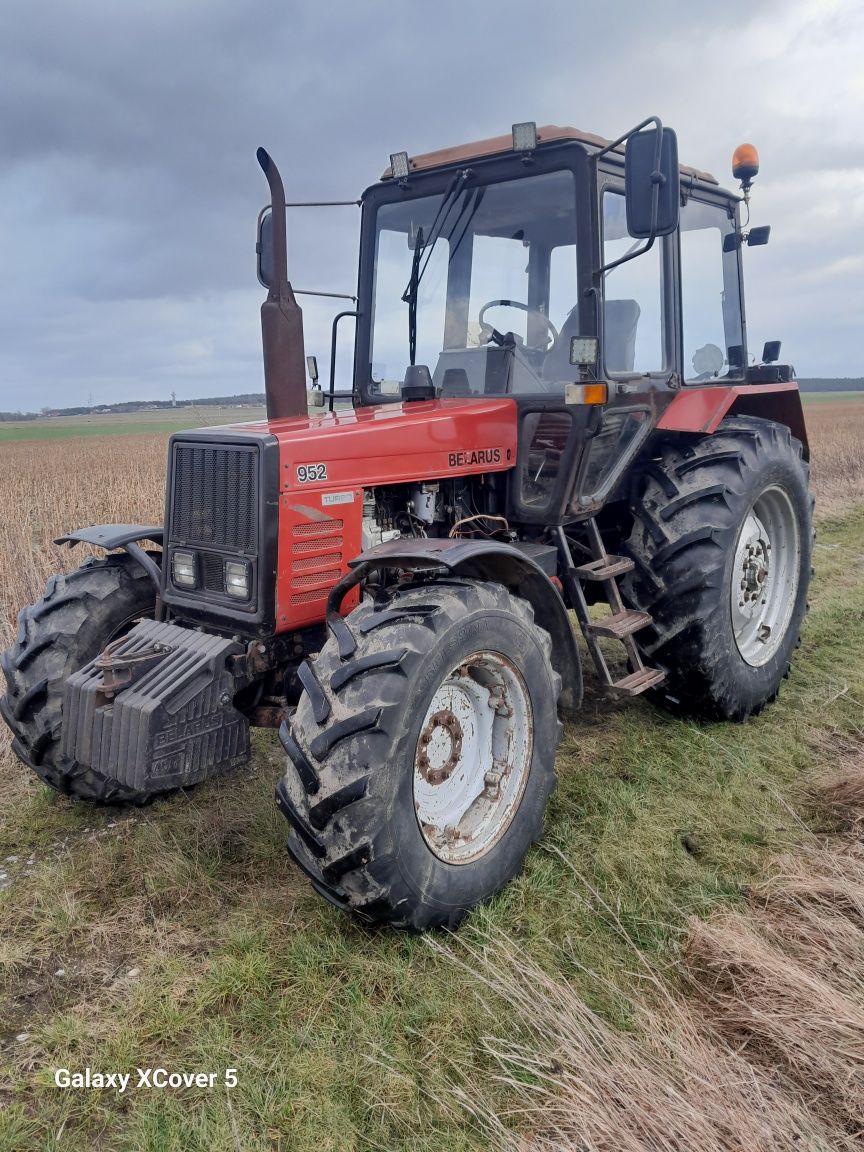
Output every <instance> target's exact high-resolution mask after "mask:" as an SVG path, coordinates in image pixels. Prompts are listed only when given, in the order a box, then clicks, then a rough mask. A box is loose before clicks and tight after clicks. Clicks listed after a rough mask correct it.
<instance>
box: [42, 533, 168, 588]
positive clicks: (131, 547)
mask: <svg viewBox="0 0 864 1152" xmlns="http://www.w3.org/2000/svg"><path fill="white" fill-rule="evenodd" d="M163 534H164V533H163V530H162V528H156V527H153V526H151V527H148V526H147V525H146V524H92V525H91V526H90V527H89V528H79V529H77V531H75V532H69V533H67V535H65V536H58V537H57V538H56V539H55V541H54V543H55V544H68V545H69V547H70V548H74V547H75V545H76V544H94V545H95V546H96V547H97V548H104V549H105V551H106V552H110V551H112V550H113V549H115V548H125V550H126V551H127V552H128V553H129V555H130V556H131V557H132V559H133V560H135V561H136V563H138V564H140V565H141V567H142V568H143V569H144V571H145V572H146V573H147V575H148V576H149V577H150V579H151V580H152V581H153V583H154V584H155V585H156V591H157V592H158V591H159V587H160V572H159V565H158V564H157V563H156V561H155V560H154V559H153V557H152V556H151V555H149V554H148V553H147V552H145V551H144V549H143V548H142V547H141V545H140V544H139V543H138V541H140V540H152V541H153V542H154V543H155V544H161V543H162V537H163Z"/></svg>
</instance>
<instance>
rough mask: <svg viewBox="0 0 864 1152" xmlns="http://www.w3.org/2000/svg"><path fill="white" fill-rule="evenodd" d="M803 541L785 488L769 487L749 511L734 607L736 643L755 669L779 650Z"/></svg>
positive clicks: (733, 591) (789, 614) (736, 564)
mask: <svg viewBox="0 0 864 1152" xmlns="http://www.w3.org/2000/svg"><path fill="white" fill-rule="evenodd" d="M800 557H801V539H800V532H799V528H798V521H797V518H796V515H795V510H794V508H793V507H792V502H791V501H790V499H789V496H788V494H787V493H786V492H785V490H784V489H782V488H779V487H771V488H766V490H765V491H764V492H762V493H761V495H760V496H758V497H757V498H756V500H755V501H754V503H753V507H752V508H751V510H750V512H749V513H748V515H747V517H746V519H745V521H744V523H743V525H742V526H741V531H740V533H739V535H738V543H737V545H736V549H735V561H734V566H733V570H732V571H733V575H732V584H731V589H730V607H731V610H732V628H733V632H734V635H735V643H736V645H737V647H738V651H739V652H740V654H741V656H742V658H743V659H744V660H745V661H746V662H747V663H748V664H750V665H751V666H752V667H760V666H761V665H763V664H766V663H767V662H768V661H769V660H770V659H771V657H772V656H774V655H775V653H776V652H777V651H778V649H779V648H780V645H781V644H782V642H783V639H784V637H785V635H786V632H787V630H788V628H789V622H790V620H791V618H792V613H793V610H794V607H795V598H796V595H797V591H798V580H799V568H800Z"/></svg>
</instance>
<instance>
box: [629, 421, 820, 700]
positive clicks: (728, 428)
mask: <svg viewBox="0 0 864 1152" xmlns="http://www.w3.org/2000/svg"><path fill="white" fill-rule="evenodd" d="M652 450H653V453H654V455H653V458H652V460H651V461H650V462H649V464H648V466H646V467H644V468H643V469H642V470H641V477H640V479H641V485H642V491H641V494H640V495H641V498H639V499H636V500H635V502H634V503H632V504H631V508H632V511H633V513H634V518H633V528H632V531H631V534H630V538H629V540H628V541H627V542H626V544H625V546H624V547H623V548H622V549H621V550H622V551H623V552H625V553H626V554H627V555H628V556H630V557H631V559H632V560H633V561H634V563H635V568H634V571H633V572H631V573H629V574H628V575H627V576H626V577H625V578H624V580H622V582H621V592H622V596H623V598H624V600H625V603H626V604H627V605H628V607H630V608H634V609H639V610H642V611H645V612H649V613H650V614H651V616H652V623H651V624H650V625H649V626H648V627H647V628H645V629H644V631H643V632H641V633H640V634H639V636H638V638H637V640H636V643H637V646H638V648H639V650H640V651H641V652H642V653H643V654H644V655H646V656H647V657H649V658H650V660H651V662H652V663H654V664H656V665H657V666H659V667H660V668H661V669H662V670H663V671H665V672H666V674H667V676H666V681H665V683H664V684H663V685H662V687H658V688H651V689H649V692H648V695H649V696H650V697H651V698H652V699H653V700H654V701H655V702H656V703H658V704H660V705H661V706H663V707H665V708H667V709H668V710H670V711H672V712H674V713H676V714H678V715H684V716H692V717H696V718H699V719H706V720H743V719H745V718H746V717H747V716H752V715H756V714H758V712H760V711H761V710H762V708H764V706H765V704H766V703H768V702H769V701H770V700H772V699H773V698H774V697H775V696H776V694H777V690H778V687H779V684H780V683H781V682H782V680H783V678H784V675H785V673H786V672H787V671H788V668H789V661H790V659H791V654H792V652H793V651H794V649H795V646H796V644H797V642H798V639H799V627H800V621H801V619H802V617H803V615H804V603H805V601H806V592H807V581H808V576H807V573H808V572H809V571H810V550H811V548H812V538H813V533H812V504H813V501H812V496H811V495H810V493H809V491H808V488H807V484H808V477H809V469H808V467H807V465H806V464H805V462H804V461H803V458H802V447H801V445H800V443H799V442H798V441H797V440H795V439H794V438H793V437H792V435H791V433H790V431H789V429H788V428H787V427H786V426H785V425H782V424H776V423H774V422H772V421H768V420H762V419H759V418H756V417H745V416H733V417H730V418H727V419H726V420H724V421H722V422H721V424H720V426H719V427H718V429H717V431H716V432H715V433H714V434H713V435H711V436H701V437H687V436H683V435H672V436H670V437H669V438H668V439H664V440H661V441H659V442H655V444H654V446H653V449H652ZM763 476H764V477H767V478H769V479H766V480H764V481H763V480H762V479H761V477H763ZM773 477H782V478H783V483H784V485H785V487H786V490H787V491H788V492H789V493H790V494H791V496H790V498H791V499H792V500H793V504H794V507H795V508H796V511H797V515H798V516H799V523H800V524H801V526H802V552H803V556H802V569H801V574H800V584H799V593H798V597H797V599H796V605H795V615H794V617H793V620H792V623H791V625H790V627H789V637H788V639H787V640H786V641H784V645H783V648H782V649H781V650H780V651H779V652H778V654H777V655H776V657H774V658H772V660H771V661H769V662H768V665H766V666H759V667H755V668H754V667H753V666H750V665H747V664H745V662H744V661H743V660H742V659H741V658H740V656H739V654H738V651H737V648H736V647H735V641H734V634H733V633H732V626H731V619H730V616H729V608H728V595H727V594H726V593H725V592H724V589H728V588H729V583H728V580H729V577H728V576H727V575H726V574H725V573H726V565H727V563H729V562H731V561H730V560H729V557H730V553H731V552H732V551H733V550H734V547H735V544H736V541H737V537H738V531H739V528H740V524H741V523H742V522H743V519H744V517H745V516H746V514H747V511H748V509H749V507H750V506H751V503H752V501H753V500H754V499H755V498H756V496H757V495H758V493H759V492H760V491H762V490H763V489H761V488H760V487H759V485H760V484H766V483H770V482H776V481H773V480H772V479H771V478H773ZM673 488H674V493H673V491H672V490H673Z"/></svg>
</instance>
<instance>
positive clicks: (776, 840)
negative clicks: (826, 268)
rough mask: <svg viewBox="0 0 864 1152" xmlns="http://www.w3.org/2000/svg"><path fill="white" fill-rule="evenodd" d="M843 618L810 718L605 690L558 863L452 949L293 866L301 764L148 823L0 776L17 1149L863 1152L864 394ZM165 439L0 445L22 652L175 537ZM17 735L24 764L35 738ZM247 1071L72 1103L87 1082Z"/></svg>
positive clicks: (819, 611)
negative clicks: (85, 527) (104, 1077)
mask: <svg viewBox="0 0 864 1152" xmlns="http://www.w3.org/2000/svg"><path fill="white" fill-rule="evenodd" d="M807 418H808V426H809V429H810V435H811V443H812V449H813V483H814V487H815V490H816V495H817V508H818V514H819V537H818V543H817V561H816V564H817V578H816V583H815V585H814V592H813V607H812V611H811V615H810V618H809V621H808V625H807V629H806V631H805V634H804V641H803V645H802V648H801V651H800V653H799V659H798V661H797V663H796V667H795V669H794V674H793V676H792V678H791V680H790V681H789V683H788V684H787V685H786V686H784V690H783V692H782V694H781V696H780V699H779V700H778V701H777V702H776V703H775V704H774V705H772V706H771V708H769V709H767V710H766V712H765V713H764V714H763V715H762V716H760V717H758V718H757V719H755V720H752V721H750V722H748V723H746V724H743V725H719V724H715V725H696V724H692V723H687V722H682V721H676V720H673V719H671V718H669V717H668V716H666V715H664V714H662V713H660V712H658V711H656V710H654V709H653V708H651V706H650V705H648V704H647V703H645V702H644V701H633V702H630V703H619V704H615V705H612V706H609V705H606V704H604V703H603V702H602V701H601V699H600V697H599V695H598V694H597V693H596V691H593V690H592V688H591V685H590V684H589V691H588V696H587V700H586V706H585V709H584V713H583V716H582V717H581V719H580V721H579V723H578V724H572V725H568V727H567V730H566V732H565V736H564V741H563V743H562V746H561V749H560V752H559V759H558V770H559V777H560V784H559V788H558V790H557V792H556V793H555V795H554V797H553V801H552V804H551V806H550V812H549V816H548V820H547V831H546V836H545V837H544V840H543V842H542V843H541V844H540V845H539V846H538V847H537V848H536V849H535V850H534V851H533V852H532V853H531V855H530V857H529V860H528V864H527V867H526V870H525V872H524V874H523V875H522V876H521V877H520V878H519V879H518V880H517V881H516V882H514V884H512V885H511V886H510V887H509V888H508V889H507V891H505V892H504V893H502V894H501V896H499V897H498V898H497V899H496V900H495V901H494V902H493V903H492V905H491V906H490V907H488V908H484V909H480V910H478V911H477V912H476V913H475V914H474V915H472V916H471V917H470V918H469V921H468V922H467V923H466V925H465V927H464V928H463V929H461V930H460V932H459V934H458V936H457V937H455V938H454V939H452V940H447V939H446V938H443V937H438V938H436V939H435V940H433V941H429V940H428V939H423V938H417V937H410V936H405V935H399V934H396V933H390V932H368V931H365V930H362V929H360V928H358V927H356V926H355V925H354V924H352V923H351V922H349V921H348V920H346V919H345V918H344V917H343V916H342V915H340V914H339V913H338V912H336V911H335V910H333V909H331V908H329V907H327V906H326V905H324V904H322V903H321V902H320V901H319V900H318V898H317V897H315V896H314V894H313V893H311V891H310V890H309V888H308V886H307V884H306V883H305V881H304V880H303V878H302V877H300V876H299V875H298V873H297V871H296V869H294V868H293V867H292V865H291V864H290V862H289V860H288V859H287V855H286V853H285V851H284V836H285V830H284V828H283V827H282V823H281V818H280V817H279V816H278V814H277V813H275V811H274V805H273V803H272V792H273V784H274V781H275V779H276V778H277V775H278V773H279V772H280V770H281V768H280V760H281V751H280V749H279V747H278V744H277V743H276V742H274V740H273V739H272V737H271V736H270V735H269V734H262V735H260V736H257V737H256V749H257V754H256V758H255V761H254V763H253V764H252V765H251V766H250V768H249V769H248V770H247V771H244V772H243V773H239V774H237V775H235V776H233V777H230V778H226V779H224V780H220V781H217V782H214V783H213V784H211V785H207V786H203V787H201V788H199V789H195V790H192V791H190V792H189V793H188V794H181V795H180V796H177V797H173V798H171V799H169V800H166V801H163V802H158V803H156V804H154V805H153V806H152V807H151V808H149V809H145V810H143V811H141V812H135V813H126V812H122V811H121V812H117V811H112V810H95V809H92V808H89V807H87V806H84V805H79V804H74V803H71V802H69V801H67V800H65V799H64V798H62V797H59V796H55V795H54V794H52V793H50V792H49V791H48V790H46V789H44V788H43V787H41V786H40V785H39V784H38V783H37V782H36V781H35V780H32V779H31V778H30V774H29V773H28V772H27V771H26V770H25V769H24V768H23V767H22V766H21V765H20V764H18V762H17V761H15V760H14V759H13V758H12V757H11V756H10V755H9V754H8V752H6V750H5V744H4V745H3V751H2V752H0V1152H25V1150H29V1149H33V1150H36V1149H39V1150H46V1149H58V1150H63V1152H66V1150H67V1149H69V1150H71V1152H78V1150H81V1152H83V1150H84V1149H87V1150H88V1152H90V1150H91V1149H96V1150H104V1152H108V1150H113V1149H121V1148H122V1149H130V1150H131V1152H168V1150H170V1152H173V1150H176V1152H190V1150H196V1152H197V1150H200V1152H205V1150H206V1152H222V1150H223V1149H224V1150H225V1152H246V1150H262V1152H263V1150H264V1149H267V1150H268V1152H274V1150H275V1152H287V1150H288V1149H290V1150H291V1152H298V1150H299V1152H305V1150H313V1149H314V1152H343V1150H344V1152H361V1150H366V1149H372V1148H376V1149H388V1150H389V1149H397V1148H406V1149H408V1148H410V1149H412V1152H413V1150H415V1149H418V1150H423V1149H428V1150H432V1149H435V1150H439V1149H440V1150H442V1152H443V1150H445V1149H446V1150H447V1152H460V1150H468V1149H471V1150H472V1152H474V1150H476V1152H480V1150H481V1149H483V1150H485V1149H489V1148H506V1149H511V1150H512V1152H552V1150H553V1149H556V1150H558V1149H561V1150H564V1149H571V1148H572V1149H577V1148H578V1149H584V1150H586V1152H588V1150H590V1152H594V1150H597V1152H607V1150H608V1152H612V1150H613V1149H614V1150H615V1152H619V1150H620V1152H635V1150H639V1152H667V1150H668V1152H672V1150H673V1149H674V1150H675V1152H680V1150H681V1149H683V1148H687V1149H697V1148H698V1149H700V1150H707V1152H715V1150H716V1152H733V1150H735V1152H739V1150H740V1149H742V1148H747V1149H753V1150H757V1152H761V1150H763V1149H764V1150H765V1152H769V1150H771V1152H786V1149H790V1150H791V1149H808V1150H814V1152H829V1150H837V1149H843V1150H844V1152H852V1149H854V1148H859V1147H860V1139H861V1132H862V1131H864V1041H862V1036H864V1017H862V1012H861V1005H862V1003H864V863H862V856H861V851H860V830H861V828H862V826H864V397H858V396H856V397H849V398H845V397H844V398H842V399H839V400H831V401H828V400H824V401H820V402H819V403H818V404H817V403H813V404H808V406H807ZM165 445H166V436H165V433H164V432H160V433H154V432H147V433H146V434H141V435H135V434H130V435H123V436H104V437H103V436H88V437H86V438H75V437H64V438H59V439H52V440H33V441H16V442H6V443H2V444H0V462H2V465H3V471H2V475H3V482H2V487H0V646H3V647H5V646H6V644H7V643H8V642H9V640H10V638H11V636H12V635H13V630H14V627H15V617H16V614H17V611H18V609H19V608H20V606H21V605H22V604H24V603H26V602H29V601H32V600H35V599H36V598H38V596H39V595H40V594H41V591H42V588H43V586H44V583H45V580H46V579H47V577H48V575H50V574H51V573H52V572H54V571H56V570H57V569H58V568H59V567H60V566H66V567H72V566H74V565H76V564H77V563H79V562H80V560H81V558H82V556H83V553H84V549H82V548H80V547H79V548H76V549H74V550H72V551H69V550H66V549H58V548H57V547H55V546H54V545H53V544H52V539H53V537H54V536H56V535H58V534H59V533H61V532H62V531H64V530H68V529H70V528H73V527H76V526H79V525H82V524H86V523H92V522H99V521H111V520H122V521H133V520H134V521H141V522H152V523H159V522H161V519H162V514H163V510H162V490H163V483H164V467H165ZM0 739H2V740H5V734H4V736H3V737H0ZM87 1066H89V1067H91V1068H93V1069H94V1070H95V1069H101V1070H103V1071H134V1069H135V1068H136V1067H139V1066H140V1067H157V1066H162V1067H165V1068H168V1069H170V1070H176V1071H187V1072H189V1071H193V1072H197V1071H212V1070H219V1069H224V1068H225V1067H235V1068H237V1069H238V1084H237V1087H236V1088H234V1089H231V1090H226V1089H224V1088H219V1089H217V1090H216V1091H214V1092H206V1091H198V1090H189V1091H186V1090H180V1091H174V1092H171V1091H162V1092H157V1091H151V1092H147V1091H144V1090H142V1091H139V1092H137V1093H136V1092H135V1091H133V1090H132V1089H130V1091H129V1092H128V1093H126V1094H125V1095H122V1096H121V1095H119V1094H117V1093H116V1092H112V1091H105V1092H98V1091H91V1092H78V1093H75V1092H71V1091H64V1090H62V1089H59V1088H57V1087H56V1086H55V1085H54V1081H53V1070H54V1069H55V1068H57V1067H65V1068H70V1069H73V1070H75V1069H77V1070H83V1069H84V1068H85V1067H87Z"/></svg>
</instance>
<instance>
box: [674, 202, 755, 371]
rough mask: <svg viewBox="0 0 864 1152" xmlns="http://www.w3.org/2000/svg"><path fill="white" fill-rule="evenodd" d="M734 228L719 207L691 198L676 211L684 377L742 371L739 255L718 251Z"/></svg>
mask: <svg viewBox="0 0 864 1152" xmlns="http://www.w3.org/2000/svg"><path fill="white" fill-rule="evenodd" d="M733 228H734V225H733V223H732V221H731V220H730V219H729V215H728V213H727V212H726V210H725V209H724V208H723V207H721V206H720V205H716V204H701V203H700V202H699V201H698V200H693V199H692V198H691V199H690V200H688V201H687V203H686V204H685V206H684V207H683V208H682V209H681V316H682V321H683V338H684V360H683V363H682V368H683V370H684V379H685V380H688V381H701V380H712V379H716V378H717V377H718V376H724V375H727V374H728V375H735V374H738V373H740V371H741V366H742V364H743V358H742V355H741V344H742V339H743V338H742V332H741V301H740V294H739V285H738V253H737V250H733V251H730V252H724V251H723V239H724V237H725V236H726V235H728V234H729V233H730V232H731V231H732V230H733ZM730 349H731V350H732V353H731V355H730Z"/></svg>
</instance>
